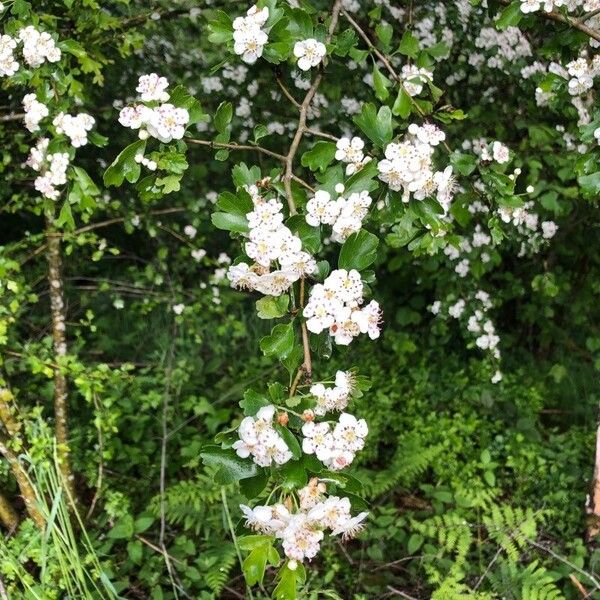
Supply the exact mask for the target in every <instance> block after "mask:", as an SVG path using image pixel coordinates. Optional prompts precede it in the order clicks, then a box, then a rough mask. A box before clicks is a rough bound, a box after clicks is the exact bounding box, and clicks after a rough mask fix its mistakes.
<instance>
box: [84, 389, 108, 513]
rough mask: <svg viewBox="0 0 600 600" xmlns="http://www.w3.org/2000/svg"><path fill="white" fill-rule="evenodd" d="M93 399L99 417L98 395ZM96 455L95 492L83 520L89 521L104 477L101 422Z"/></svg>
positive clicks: (99, 423) (94, 395) (100, 423)
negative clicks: (97, 460) (98, 458)
mask: <svg viewBox="0 0 600 600" xmlns="http://www.w3.org/2000/svg"><path fill="white" fill-rule="evenodd" d="M93 398H94V408H95V409H96V411H97V412H98V415H100V411H101V409H100V404H99V403H98V395H97V394H96V392H94V394H93ZM98 455H99V456H100V460H99V462H98V475H97V478H96V490H95V492H94V497H93V498H92V502H91V504H90V508H89V510H88V512H87V515H86V516H85V520H86V521H87V520H89V518H90V517H91V516H92V513H93V512H94V508H95V507H96V503H97V502H98V498H100V493H101V492H102V480H103V476H104V435H103V434H102V422H101V421H100V420H99V421H98Z"/></svg>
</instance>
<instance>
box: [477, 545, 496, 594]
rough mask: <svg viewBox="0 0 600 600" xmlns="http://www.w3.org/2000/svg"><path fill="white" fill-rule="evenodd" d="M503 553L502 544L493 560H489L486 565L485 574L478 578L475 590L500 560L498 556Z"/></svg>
mask: <svg viewBox="0 0 600 600" xmlns="http://www.w3.org/2000/svg"><path fill="white" fill-rule="evenodd" d="M501 553H502V546H499V547H498V550H497V551H496V554H494V558H492V560H491V561H490V562H489V564H488V566H487V567H486V569H485V571H484V572H483V574H482V575H481V577H480V578H479V579H478V580H477V583H476V584H475V587H474V588H473V590H477V589H478V588H479V586H480V585H481V584H482V583H483V580H484V579H485V577H486V575H487V574H488V573H489V572H490V569H491V568H492V567H493V566H494V563H495V562H496V561H497V560H498V557H499V556H500V554H501Z"/></svg>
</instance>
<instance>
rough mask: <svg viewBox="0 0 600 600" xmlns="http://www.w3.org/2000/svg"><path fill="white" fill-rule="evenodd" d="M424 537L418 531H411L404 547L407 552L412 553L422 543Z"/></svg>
mask: <svg viewBox="0 0 600 600" xmlns="http://www.w3.org/2000/svg"><path fill="white" fill-rule="evenodd" d="M424 541H425V539H424V538H423V536H422V535H421V534H420V533H413V534H412V535H411V536H410V538H409V539H408V544H407V547H406V549H407V550H408V553H409V554H414V553H415V552H416V551H417V550H418V549H419V548H420V547H421V546H422V545H423V542H424Z"/></svg>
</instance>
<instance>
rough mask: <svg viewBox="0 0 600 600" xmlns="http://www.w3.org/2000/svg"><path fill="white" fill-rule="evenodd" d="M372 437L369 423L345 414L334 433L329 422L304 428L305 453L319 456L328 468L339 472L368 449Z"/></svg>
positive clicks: (303, 445)
mask: <svg viewBox="0 0 600 600" xmlns="http://www.w3.org/2000/svg"><path fill="white" fill-rule="evenodd" d="M368 433H369V428H368V427H367V422H366V421H365V420H364V419H357V418H356V417H355V416H354V415H351V414H349V413H342V414H341V415H340V418H339V420H338V422H337V423H336V424H335V427H333V429H332V428H331V425H330V424H329V423H328V422H322V423H315V422H314V421H309V422H308V423H305V424H304V425H303V426H302V435H303V436H304V439H303V440H302V451H303V452H304V453H305V454H315V455H316V457H317V458H318V459H319V460H320V461H321V462H322V463H323V464H324V465H325V466H326V467H327V468H329V469H331V470H332V471H339V470H340V469H343V468H345V467H347V466H348V465H349V464H351V463H352V461H353V460H354V456H355V455H356V453H357V452H358V451H359V450H362V449H363V448H364V446H365V437H367V434H368Z"/></svg>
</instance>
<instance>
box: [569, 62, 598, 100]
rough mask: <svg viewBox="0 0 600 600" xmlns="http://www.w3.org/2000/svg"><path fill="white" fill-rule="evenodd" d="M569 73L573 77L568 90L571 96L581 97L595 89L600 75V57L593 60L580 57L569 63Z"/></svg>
mask: <svg viewBox="0 0 600 600" xmlns="http://www.w3.org/2000/svg"><path fill="white" fill-rule="evenodd" d="M566 68H567V73H568V74H569V75H570V76H571V79H569V84H568V89H569V94H571V96H580V95H581V94H585V93H586V92H587V91H588V90H591V89H592V87H594V78H595V77H598V75H600V55H596V56H594V58H593V59H592V60H588V59H587V58H586V57H583V56H582V57H580V58H578V59H576V60H573V61H571V62H570V63H567V65H566Z"/></svg>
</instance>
